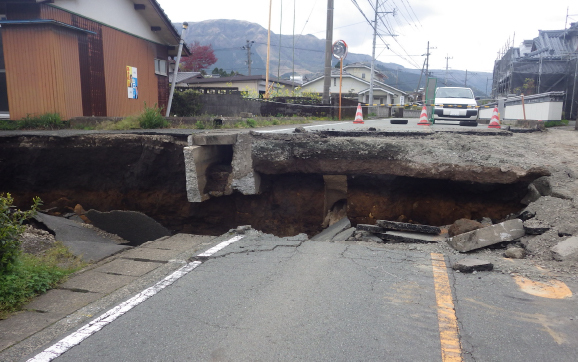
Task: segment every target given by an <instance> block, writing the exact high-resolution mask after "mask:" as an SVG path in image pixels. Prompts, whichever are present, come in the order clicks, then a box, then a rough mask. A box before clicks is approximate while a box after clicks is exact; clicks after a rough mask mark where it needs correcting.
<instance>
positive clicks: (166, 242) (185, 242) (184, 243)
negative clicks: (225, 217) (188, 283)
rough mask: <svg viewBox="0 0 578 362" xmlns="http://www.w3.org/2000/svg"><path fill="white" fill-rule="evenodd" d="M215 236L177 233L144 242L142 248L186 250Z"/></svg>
mask: <svg viewBox="0 0 578 362" xmlns="http://www.w3.org/2000/svg"><path fill="white" fill-rule="evenodd" d="M214 238H215V236H208V235H193V234H176V235H173V236H171V237H168V238H162V239H157V240H153V241H150V242H148V243H146V244H143V245H142V246H141V247H140V248H152V249H165V250H177V251H185V250H188V249H192V248H194V247H195V246H198V245H200V244H203V243H208V242H209V241H211V240H212V239H214Z"/></svg>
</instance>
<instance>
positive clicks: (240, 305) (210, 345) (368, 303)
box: [29, 231, 578, 361]
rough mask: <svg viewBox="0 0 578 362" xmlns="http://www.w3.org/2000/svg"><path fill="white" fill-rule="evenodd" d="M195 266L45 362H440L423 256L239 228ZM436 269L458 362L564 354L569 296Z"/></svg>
mask: <svg viewBox="0 0 578 362" xmlns="http://www.w3.org/2000/svg"><path fill="white" fill-rule="evenodd" d="M192 260H195V258H194V257H193V258H192ZM202 261H203V263H202V264H200V266H198V267H197V268H196V269H194V270H192V271H191V272H190V273H188V274H186V275H185V276H183V277H182V278H180V279H178V280H177V281H176V282H174V284H172V285H170V286H168V287H166V289H164V290H162V291H161V292H159V293H158V294H156V295H154V296H153V297H151V298H150V299H147V300H146V301H144V302H143V303H141V304H139V305H137V306H136V307H134V309H132V310H130V311H129V312H127V313H126V314H124V315H122V316H121V317H119V318H118V319H116V320H115V321H114V322H112V323H110V324H109V325H107V326H106V327H104V328H103V329H102V330H100V331H99V332H97V333H95V334H94V335H92V336H90V337H89V338H87V339H86V340H84V341H83V342H81V343H80V344H79V345H77V346H75V347H73V348H71V349H70V350H68V351H67V352H65V353H64V354H63V355H61V356H60V357H58V358H57V359H56V361H442V360H443V359H442V353H441V348H442V343H440V334H443V331H440V327H439V324H438V309H439V303H436V286H435V282H434V275H433V274H434V273H433V270H432V256H431V255H430V254H429V253H427V252H421V251H410V250H391V249H388V248H385V247H380V246H379V245H376V244H369V243H363V242H343V243H340V242H318V241H310V240H307V238H306V236H304V235H297V236H295V237H290V238H277V237H274V236H272V235H266V234H262V233H259V232H255V231H248V232H247V234H245V236H244V238H243V239H241V240H239V241H236V242H234V243H233V244H231V245H229V246H227V247H225V248H224V249H222V250H220V251H218V252H216V253H215V254H213V255H212V256H210V257H208V258H206V259H203V260H202ZM446 264H449V261H448V260H447V259H446ZM447 273H448V276H449V281H450V284H451V294H452V296H451V297H452V299H453V300H454V303H455V310H456V317H457V322H458V326H459V342H460V344H461V353H462V357H463V360H465V361H542V360H548V361H574V360H575V358H576V357H575V356H576V352H578V348H577V347H578V324H577V320H578V312H577V311H578V308H576V298H575V297H571V298H566V299H556V300H555V299H546V298H541V297H536V296H532V295H529V294H526V293H524V292H522V291H521V290H519V289H518V288H517V287H516V284H515V283H514V281H513V278H512V277H511V276H510V275H508V274H500V273H492V272H483V273H480V272H479V273H477V274H460V273H455V274H454V273H453V271H452V270H451V269H447ZM571 287H573V286H571ZM63 336H64V335H63ZM63 336H59V337H58V338H56V339H55V340H54V341H53V342H52V343H54V342H56V341H58V340H59V339H60V338H62V337H63ZM442 340H443V338H442ZM45 347H46V346H45ZM45 347H44V348H45ZM38 352H40V350H39V351H36V353H38ZM32 356H34V354H32V355H31V356H29V357H32ZM444 361H450V359H445V360H444ZM452 361H453V360H452Z"/></svg>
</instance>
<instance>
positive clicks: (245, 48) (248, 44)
mask: <svg viewBox="0 0 578 362" xmlns="http://www.w3.org/2000/svg"><path fill="white" fill-rule="evenodd" d="M254 42H255V41H254V40H251V41H249V40H247V45H245V46H243V47H241V49H243V50H246V51H247V66H248V67H249V74H248V75H251V63H252V61H251V47H252V46H253V43H254Z"/></svg>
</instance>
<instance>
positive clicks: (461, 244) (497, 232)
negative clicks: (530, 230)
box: [448, 219, 526, 253]
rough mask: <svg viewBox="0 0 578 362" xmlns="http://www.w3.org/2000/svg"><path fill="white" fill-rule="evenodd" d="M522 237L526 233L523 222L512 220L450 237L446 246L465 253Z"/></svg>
mask: <svg viewBox="0 0 578 362" xmlns="http://www.w3.org/2000/svg"><path fill="white" fill-rule="evenodd" d="M524 235H526V232H525V231H524V224H523V221H522V220H520V219H514V220H508V221H504V222H502V223H499V224H495V225H492V226H488V227H485V228H482V229H477V230H474V231H470V232H468V233H464V234H460V235H457V236H454V237H451V238H449V239H448V244H449V245H450V246H451V247H452V248H454V249H455V250H457V251H460V252H462V253H465V252H467V251H470V250H475V249H479V248H483V247H486V246H489V245H493V244H497V243H501V242H504V241H513V240H516V239H519V238H521V237H522V236H524Z"/></svg>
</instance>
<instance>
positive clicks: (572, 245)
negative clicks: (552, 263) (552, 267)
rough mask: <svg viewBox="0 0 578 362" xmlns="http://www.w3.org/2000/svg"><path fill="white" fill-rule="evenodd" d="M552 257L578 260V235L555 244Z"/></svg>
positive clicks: (561, 259) (560, 259)
mask: <svg viewBox="0 0 578 362" xmlns="http://www.w3.org/2000/svg"><path fill="white" fill-rule="evenodd" d="M550 250H551V251H552V257H553V258H554V259H556V260H559V261H566V260H575V261H578V237H576V236H573V237H571V238H569V239H566V240H563V241H561V242H559V243H558V244H556V245H555V246H553V247H552V248H551V249H550Z"/></svg>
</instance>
